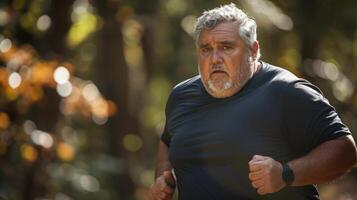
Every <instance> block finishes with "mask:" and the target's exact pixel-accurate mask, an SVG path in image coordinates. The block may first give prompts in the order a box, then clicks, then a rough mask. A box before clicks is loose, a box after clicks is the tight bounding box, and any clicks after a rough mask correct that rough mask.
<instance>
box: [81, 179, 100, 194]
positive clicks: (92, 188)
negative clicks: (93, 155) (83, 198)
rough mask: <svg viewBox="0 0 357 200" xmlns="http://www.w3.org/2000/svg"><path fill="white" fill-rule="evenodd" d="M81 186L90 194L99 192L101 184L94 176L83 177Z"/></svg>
mask: <svg viewBox="0 0 357 200" xmlns="http://www.w3.org/2000/svg"><path fill="white" fill-rule="evenodd" d="M79 184H80V186H81V187H82V188H83V189H84V190H86V191H88V192H97V191H98V190H99V187H100V185H99V182H98V180H97V179H96V178H95V177H94V176H90V175H82V176H80V178H79Z"/></svg>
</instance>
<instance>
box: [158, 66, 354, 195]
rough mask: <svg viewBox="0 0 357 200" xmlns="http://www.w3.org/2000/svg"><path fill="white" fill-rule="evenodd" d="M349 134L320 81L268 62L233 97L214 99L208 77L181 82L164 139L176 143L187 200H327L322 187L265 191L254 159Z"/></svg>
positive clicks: (173, 153)
mask: <svg viewBox="0 0 357 200" xmlns="http://www.w3.org/2000/svg"><path fill="white" fill-rule="evenodd" d="M346 134H350V131H349V130H348V128H347V127H346V126H345V125H344V124H343V123H342V122H341V120H340V118H339V117H338V115H337V113H336V111H335V110H334V108H333V107H332V106H331V105H330V104H329V103H328V101H327V100H326V99H325V98H324V97H323V95H322V94H321V92H320V90H319V89H318V88H317V87H316V86H314V85H312V84H311V83H309V82H308V81H306V80H303V79H299V78H297V77H296V76H295V75H293V74H292V73H290V72H288V71H286V70H284V69H281V68H278V67H274V66H271V65H269V64H267V63H262V67H261V69H260V70H259V71H258V72H257V73H255V74H254V76H253V77H252V78H251V79H250V80H249V81H248V82H247V84H246V85H245V86H244V88H243V89H242V90H241V91H239V92H238V93H236V94H235V95H233V96H231V97H228V98H223V99H219V98H214V97H212V96H210V95H209V94H208V93H207V92H206V90H205V88H204V86H203V84H202V82H201V79H200V76H196V77H193V78H191V79H188V80H186V81H184V82H182V83H180V84H179V85H177V86H176V87H175V88H174V89H173V91H172V93H171V94H170V96H169V99H168V102H167V105H166V124H165V130H164V133H163V134H162V137H161V139H162V141H163V142H165V143H166V144H167V145H168V147H169V160H170V162H171V164H172V166H173V168H174V171H175V174H176V177H177V186H178V192H179V198H180V199H181V200H203V199H204V200H237V199H239V200H245V199H274V200H279V199H284V200H286V199H290V200H291V199H298V200H302V199H319V196H318V192H317V190H316V188H315V186H313V185H308V186H302V187H285V188H283V189H282V190H281V191H279V192H276V193H274V194H269V195H264V196H261V195H259V194H257V192H256V189H255V188H253V187H252V186H251V182H250V180H249V178H248V174H249V169H248V162H249V161H250V160H251V159H252V157H253V155H255V154H258V155H263V156H269V157H272V158H273V159H275V160H277V161H279V162H282V163H285V162H288V161H290V160H293V159H295V158H298V157H301V156H303V155H305V154H307V153H308V152H310V151H311V150H312V149H313V148H315V147H316V146H318V145H319V144H321V143H323V142H325V141H327V140H331V139H334V138H337V137H339V136H342V135H346Z"/></svg>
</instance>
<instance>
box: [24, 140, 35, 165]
mask: <svg viewBox="0 0 357 200" xmlns="http://www.w3.org/2000/svg"><path fill="white" fill-rule="evenodd" d="M21 155H22V158H23V159H24V160H26V161H29V162H34V161H36V159H37V150H36V149H35V148H34V147H33V146H31V145H29V144H23V145H21Z"/></svg>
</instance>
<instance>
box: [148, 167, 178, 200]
mask: <svg viewBox="0 0 357 200" xmlns="http://www.w3.org/2000/svg"><path fill="white" fill-rule="evenodd" d="M175 187H176V181H175V178H174V176H173V174H172V172H171V171H164V173H163V174H162V175H161V176H159V177H157V178H156V180H155V182H154V183H153V184H152V185H151V187H150V200H171V198H172V195H173V194H174V192H175Z"/></svg>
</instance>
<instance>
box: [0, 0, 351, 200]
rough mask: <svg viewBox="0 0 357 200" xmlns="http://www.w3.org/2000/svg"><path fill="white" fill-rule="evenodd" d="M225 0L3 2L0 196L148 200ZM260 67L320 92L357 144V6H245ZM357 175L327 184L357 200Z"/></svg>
mask: <svg viewBox="0 0 357 200" xmlns="http://www.w3.org/2000/svg"><path fill="white" fill-rule="evenodd" d="M229 2H231V1H223V0H222V1H218V0H195V1H189V0H96V1H95V0H1V1H0V199H10V200H19V199H37V200H44V199H54V200H71V199H89V200H91V199H103V200H105V199H123V200H134V199H136V200H145V199H147V196H146V192H147V188H148V186H150V184H151V183H152V181H153V176H154V171H153V169H154V162H155V155H156V151H157V144H158V141H159V136H160V134H161V131H162V130H163V125H164V121H165V116H164V107H165V102H166V98H167V96H168V94H169V92H170V90H171V88H172V87H173V86H174V85H175V84H177V83H178V82H180V81H182V80H185V79H187V78H189V77H191V76H193V75H195V74H197V64H196V55H195V51H194V44H193V40H192V37H191V35H192V29H193V25H194V22H195V18H196V17H197V16H199V15H200V14H201V13H202V11H203V10H207V9H211V8H214V7H217V6H219V5H221V4H226V3H229ZM233 2H234V3H236V4H237V5H238V6H239V7H241V8H243V9H244V10H245V11H246V12H247V13H248V14H249V15H250V16H253V17H254V18H255V19H256V21H257V23H258V39H259V41H260V44H261V48H262V60H264V61H266V62H270V63H272V64H275V65H278V66H282V67H284V68H286V69H289V70H291V71H292V72H293V73H295V74H296V75H298V76H300V77H304V78H306V79H308V80H310V81H311V82H313V83H314V84H316V85H318V86H319V87H320V88H321V90H322V91H323V92H324V94H325V96H327V98H328V99H329V100H330V103H331V104H332V105H333V106H334V107H335V108H336V109H337V111H338V112H339V114H340V116H341V118H342V119H343V121H344V122H345V123H346V124H347V125H348V126H349V127H350V129H351V131H352V132H353V133H354V137H355V138H356V136H357V135H356V133H357V91H356V89H357V88H356V86H357V12H356V9H357V1H356V0H345V1H337V0H302V1H295V0H237V1H233ZM356 188H357V170H356V169H353V170H352V171H351V172H350V173H349V174H348V175H345V176H344V177H342V178H340V179H339V180H336V181H333V182H332V183H327V184H324V185H322V186H321V187H320V192H321V195H322V197H323V199H326V200H352V199H357V191H356Z"/></svg>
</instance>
